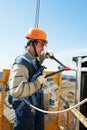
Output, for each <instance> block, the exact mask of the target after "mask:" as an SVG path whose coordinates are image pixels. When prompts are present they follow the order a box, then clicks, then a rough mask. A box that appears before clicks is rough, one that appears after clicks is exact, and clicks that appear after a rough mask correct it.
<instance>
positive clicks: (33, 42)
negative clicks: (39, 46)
mask: <svg viewBox="0 0 87 130" xmlns="http://www.w3.org/2000/svg"><path fill="white" fill-rule="evenodd" d="M35 44H36V42H35V41H34V40H33V41H32V45H33V48H34V52H35V56H38V54H37V50H36V47H35Z"/></svg>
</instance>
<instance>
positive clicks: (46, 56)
mask: <svg viewBox="0 0 87 130" xmlns="http://www.w3.org/2000/svg"><path fill="white" fill-rule="evenodd" d="M42 54H43V55H44V57H45V58H51V59H52V58H53V57H54V53H53V52H51V51H43V52H42Z"/></svg>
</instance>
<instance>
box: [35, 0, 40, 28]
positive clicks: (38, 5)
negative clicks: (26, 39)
mask: <svg viewBox="0 0 87 130" xmlns="http://www.w3.org/2000/svg"><path fill="white" fill-rule="evenodd" d="M39 10H40V0H37V4H36V16H35V27H37V28H38V25H39Z"/></svg>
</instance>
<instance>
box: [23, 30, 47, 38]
mask: <svg viewBox="0 0 87 130" xmlns="http://www.w3.org/2000/svg"><path fill="white" fill-rule="evenodd" d="M46 37H47V35H46V33H45V32H44V31H43V30H41V29H39V28H31V29H29V31H28V33H27V34H26V36H25V38H27V39H29V38H31V39H39V40H46Z"/></svg>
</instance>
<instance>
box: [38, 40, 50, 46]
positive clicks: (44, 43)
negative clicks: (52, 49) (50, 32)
mask: <svg viewBox="0 0 87 130" xmlns="http://www.w3.org/2000/svg"><path fill="white" fill-rule="evenodd" d="M36 42H37V43H41V44H42V45H44V46H47V43H48V41H47V40H41V39H36Z"/></svg>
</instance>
